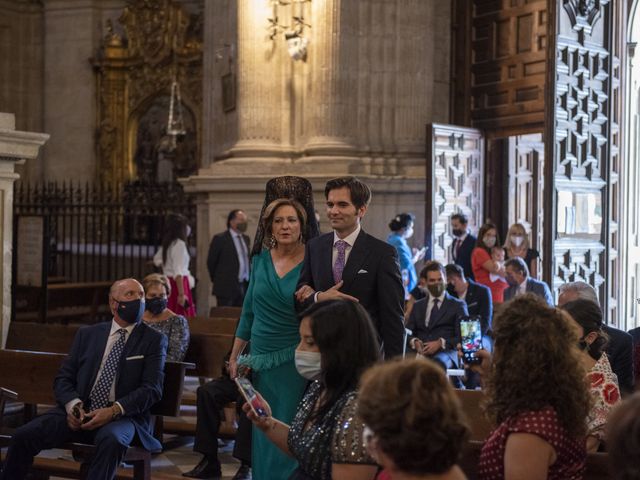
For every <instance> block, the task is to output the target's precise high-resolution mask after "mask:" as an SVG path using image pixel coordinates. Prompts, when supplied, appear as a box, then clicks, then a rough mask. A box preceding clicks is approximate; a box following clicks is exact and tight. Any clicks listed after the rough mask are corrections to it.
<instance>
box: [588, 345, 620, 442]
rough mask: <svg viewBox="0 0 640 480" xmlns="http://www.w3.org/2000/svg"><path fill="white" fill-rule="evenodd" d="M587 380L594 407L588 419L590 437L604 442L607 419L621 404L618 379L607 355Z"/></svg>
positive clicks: (602, 357)
mask: <svg viewBox="0 0 640 480" xmlns="http://www.w3.org/2000/svg"><path fill="white" fill-rule="evenodd" d="M587 378H588V379H589V385H590V387H589V391H590V392H591V398H592V399H593V406H592V407H591V410H590V411H589V417H588V418H587V430H588V435H592V436H594V437H596V438H597V439H598V440H600V441H603V440H604V430H605V426H606V424H607V417H608V416H609V413H610V412H611V410H612V409H613V407H614V406H615V405H616V404H617V403H619V402H620V389H619V388H618V377H617V376H616V374H615V373H613V370H611V365H610V364H609V359H608V358H607V354H606V353H603V354H602V356H601V357H600V360H598V361H597V362H596V364H595V365H594V366H593V368H592V369H591V371H590V372H589V373H588V374H587Z"/></svg>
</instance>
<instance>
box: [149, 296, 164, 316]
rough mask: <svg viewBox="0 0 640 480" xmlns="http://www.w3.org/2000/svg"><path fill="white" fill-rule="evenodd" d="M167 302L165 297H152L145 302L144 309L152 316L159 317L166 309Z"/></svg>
mask: <svg viewBox="0 0 640 480" xmlns="http://www.w3.org/2000/svg"><path fill="white" fill-rule="evenodd" d="M167 303H168V300H167V299H166V298H165V297H154V298H148V299H147V300H146V306H145V308H146V309H147V310H149V311H150V312H151V313H152V314H153V315H160V314H161V313H162V312H164V310H165V308H167Z"/></svg>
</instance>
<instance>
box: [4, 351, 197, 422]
mask: <svg viewBox="0 0 640 480" xmlns="http://www.w3.org/2000/svg"><path fill="white" fill-rule="evenodd" d="M65 358H66V355H63V354H60V353H48V352H29V351H24V350H0V365H2V368H0V387H3V388H7V389H9V390H12V391H14V392H16V393H17V394H18V401H20V402H22V403H26V404H31V405H37V404H45V405H55V404H56V399H55V395H54V393H53V380H54V379H55V377H56V375H57V374H58V370H59V369H60V365H61V364H62V361H63V360H64V359H65ZM193 367H194V365H193V364H189V363H184V362H166V363H165V367H164V374H165V376H164V385H163V389H162V399H161V400H160V401H159V402H158V403H156V404H155V405H154V406H153V407H152V408H151V413H152V414H154V415H164V416H172V417H176V416H178V415H179V412H180V402H181V401H182V391H183V390H184V388H183V387H184V375H185V370H186V369H187V368H193Z"/></svg>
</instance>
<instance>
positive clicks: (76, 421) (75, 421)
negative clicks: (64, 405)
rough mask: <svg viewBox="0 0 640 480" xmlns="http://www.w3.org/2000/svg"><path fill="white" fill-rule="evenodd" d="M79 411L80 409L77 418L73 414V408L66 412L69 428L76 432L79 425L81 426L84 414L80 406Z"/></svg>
mask: <svg viewBox="0 0 640 480" xmlns="http://www.w3.org/2000/svg"><path fill="white" fill-rule="evenodd" d="M74 408H75V406H74ZM79 411H80V418H77V417H76V416H75V415H74V414H73V410H72V412H71V413H67V425H69V428H70V429H71V430H73V431H74V432H77V431H78V430H80V427H82V419H83V418H84V416H85V413H84V410H82V408H80V409H79Z"/></svg>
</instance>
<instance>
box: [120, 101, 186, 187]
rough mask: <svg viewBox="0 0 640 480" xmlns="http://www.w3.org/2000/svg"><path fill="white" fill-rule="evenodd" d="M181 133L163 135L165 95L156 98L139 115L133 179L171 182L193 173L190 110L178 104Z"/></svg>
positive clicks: (165, 124) (166, 109) (147, 181)
mask: <svg viewBox="0 0 640 480" xmlns="http://www.w3.org/2000/svg"><path fill="white" fill-rule="evenodd" d="M182 111H183V113H184V122H185V130H186V134H185V135H180V136H178V137H177V138H174V137H172V136H170V135H167V131H166V128H167V116H168V112H169V97H168V96H162V97H156V98H154V99H153V101H152V102H151V103H150V105H148V106H147V108H146V109H145V110H144V111H143V112H142V113H141V114H140V116H139V117H138V118H139V121H138V125H137V129H136V139H135V144H136V151H135V154H134V156H133V160H134V164H135V167H136V172H137V178H138V180H141V181H143V182H145V183H154V182H155V183H164V182H173V181H174V180H175V179H176V178H179V177H186V176H189V175H192V174H194V173H195V172H196V171H197V169H198V164H197V153H198V145H197V134H196V130H195V123H196V121H195V118H194V115H193V112H191V110H190V109H189V108H188V107H186V106H185V105H183V106H182Z"/></svg>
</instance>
